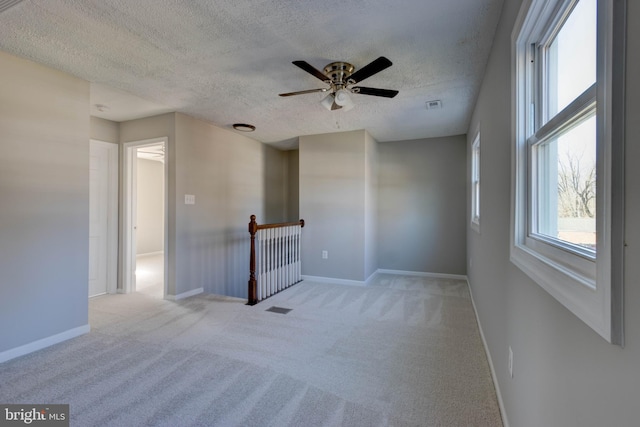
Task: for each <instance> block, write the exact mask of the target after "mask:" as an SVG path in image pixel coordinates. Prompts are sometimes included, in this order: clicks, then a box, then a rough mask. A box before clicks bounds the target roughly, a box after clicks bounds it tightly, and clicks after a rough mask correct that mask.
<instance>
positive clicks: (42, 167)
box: [0, 52, 89, 354]
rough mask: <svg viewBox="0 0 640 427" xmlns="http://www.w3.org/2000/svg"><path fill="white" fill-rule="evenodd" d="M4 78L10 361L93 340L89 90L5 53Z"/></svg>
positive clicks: (1, 142) (3, 302)
mask: <svg viewBox="0 0 640 427" xmlns="http://www.w3.org/2000/svg"><path fill="white" fill-rule="evenodd" d="M0 70H2V78H1V79H0V200H1V203H2V208H1V213H0V272H2V273H1V274H0V325H2V327H1V328H0V354H1V353H3V352H7V351H9V350H13V349H16V348H19V347H22V346H27V345H29V344H31V343H33V342H35V341H38V340H46V339H50V338H51V337H53V336H61V335H64V334H66V333H69V331H73V330H78V329H83V328H87V330H88V273H89V267H88V265H89V256H88V251H89V83H88V82H86V81H84V80H81V79H78V78H76V77H73V76H71V75H68V74H65V73H62V72H60V71H56V70H53V69H51V68H47V67H45V66H42V65H39V64H36V63H34V62H31V61H27V60H25V59H21V58H18V57H15V56H12V55H9V54H7V53H4V52H0ZM85 332H86V331H85Z"/></svg>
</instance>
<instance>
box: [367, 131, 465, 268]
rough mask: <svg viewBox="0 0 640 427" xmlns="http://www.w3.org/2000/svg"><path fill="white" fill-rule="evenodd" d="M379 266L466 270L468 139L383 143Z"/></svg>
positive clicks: (379, 192) (380, 146) (380, 155)
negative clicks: (466, 169) (466, 168)
mask: <svg viewBox="0 0 640 427" xmlns="http://www.w3.org/2000/svg"><path fill="white" fill-rule="evenodd" d="M378 157H379V162H378V163H379V173H378V211H379V213H378V215H379V218H378V241H379V242H380V243H379V248H378V266H379V268H381V269H389V270H400V271H415V272H427V273H442V274H458V275H464V274H466V272H467V270H466V259H465V254H466V220H465V218H466V203H467V202H466V186H467V183H466V172H465V167H466V139H465V136H464V135H459V136H451V137H444V138H429V139H417V140H410V141H393V142H383V143H379V144H378Z"/></svg>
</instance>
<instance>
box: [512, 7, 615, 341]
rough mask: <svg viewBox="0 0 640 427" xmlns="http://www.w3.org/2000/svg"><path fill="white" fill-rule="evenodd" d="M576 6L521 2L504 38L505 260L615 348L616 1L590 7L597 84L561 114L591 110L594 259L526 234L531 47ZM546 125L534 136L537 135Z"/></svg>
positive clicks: (570, 247) (532, 102)
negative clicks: (508, 44)
mask: <svg viewBox="0 0 640 427" xmlns="http://www.w3.org/2000/svg"><path fill="white" fill-rule="evenodd" d="M576 1H577V0H524V2H523V4H522V7H521V9H520V13H519V15H518V18H517V20H516V24H515V26H514V30H513V33H512V49H513V51H512V53H513V57H512V58H513V62H512V94H513V98H512V102H513V108H512V114H513V115H512V124H513V126H512V132H513V141H514V150H513V153H512V183H513V185H512V202H511V221H512V224H511V247H510V259H511V261H512V262H513V263H514V264H515V265H516V266H518V267H519V268H520V269H521V270H522V271H523V272H525V273H526V274H527V275H528V276H529V277H530V278H531V279H533V280H534V281H535V282H536V283H538V284H539V285H540V286H541V287H542V288H544V289H545V290H546V291H547V292H549V293H550V294H551V295H552V296H553V297H554V298H556V299H557V300H558V301H559V302H560V303H562V304H563V305H564V306H565V307H566V308H568V309H569V310H570V311H571V312H572V313H574V314H575V315H576V316H577V317H578V318H580V319H581V320H582V321H584V322H585V323H586V324H587V325H589V326H590V327H591V328H592V329H593V330H595V331H596V332H597V333H598V334H600V335H601V336H602V337H603V338H605V339H606V340H607V341H608V342H610V343H613V344H619V345H623V337H624V332H623V323H622V319H623V313H622V309H623V304H622V302H623V286H622V285H623V273H622V272H623V270H622V262H623V256H622V255H623V240H624V239H623V237H624V226H623V224H624V206H623V204H624V202H623V200H624V188H623V184H624V171H623V165H624V159H623V153H624V147H623V143H624V39H625V34H626V28H625V23H626V19H625V12H626V4H625V2H624V1H614V0H597V4H598V5H597V8H598V10H597V12H598V13H597V15H598V18H597V19H598V23H597V32H598V35H597V49H598V53H597V73H596V74H597V83H596V84H595V85H594V86H592V87H591V88H590V89H589V90H587V91H586V92H585V93H584V94H583V95H582V96H580V97H578V98H577V99H576V101H574V103H572V104H574V105H570V106H569V107H567V110H568V111H570V112H572V113H575V112H576V111H587V110H588V109H589V106H590V105H591V106H592V105H593V103H594V102H595V104H596V121H597V124H596V127H597V132H596V133H597V136H596V139H597V143H596V144H597V149H596V150H597V156H596V157H597V160H596V171H597V182H596V187H597V200H596V231H597V242H596V249H597V250H596V253H597V255H595V256H594V254H593V253H590V252H589V251H581V250H580V249H579V248H577V247H575V245H571V244H567V245H564V244H563V242H561V241H559V240H557V239H549V241H545V239H541V238H540V236H539V235H535V236H533V235H532V234H531V233H530V231H531V228H530V227H531V223H532V218H533V215H534V209H533V207H532V198H531V194H532V187H533V186H534V185H535V183H534V181H533V168H532V165H531V162H532V155H531V154H530V151H529V150H530V147H531V144H532V138H535V136H536V135H533V132H534V130H536V127H535V126H534V122H533V120H535V114H539V112H538V113H537V112H536V105H535V102H536V100H537V97H536V91H535V89H534V81H535V80H534V78H535V76H536V73H539V72H540V69H538V70H536V69H535V67H536V65H537V64H534V65H532V60H533V59H534V55H535V51H534V49H533V48H532V46H533V45H534V44H535V43H538V42H541V41H543V40H544V37H545V34H544V33H545V31H546V30H548V29H549V28H550V26H551V24H550V23H551V22H554V21H553V20H554V19H555V20H556V21H555V22H556V23H557V22H558V20H559V19H560V17H561V16H563V13H565V12H566V11H567V10H570V8H571V6H572V5H573V4H574V3H575V2H576ZM547 34H548V33H547ZM563 111H564V110H563ZM547 125H549V126H553V124H552V123H551V124H549V123H548V124H547ZM547 125H544V126H542V128H540V129H538V134H540V135H544V133H545V127H546V126H547ZM547 129H548V128H547ZM544 136H548V135H544ZM534 142H535V141H534Z"/></svg>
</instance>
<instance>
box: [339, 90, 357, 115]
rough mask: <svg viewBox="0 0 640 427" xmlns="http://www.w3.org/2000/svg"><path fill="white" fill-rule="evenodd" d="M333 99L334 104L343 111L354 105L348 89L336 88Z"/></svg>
mask: <svg viewBox="0 0 640 427" xmlns="http://www.w3.org/2000/svg"><path fill="white" fill-rule="evenodd" d="M335 99H336V104H338V105H339V106H341V107H342V108H344V110H345V111H349V110H350V109H352V108H353V107H354V105H355V104H354V103H353V100H352V99H351V96H350V95H349V91H348V90H346V89H338V91H336V94H335Z"/></svg>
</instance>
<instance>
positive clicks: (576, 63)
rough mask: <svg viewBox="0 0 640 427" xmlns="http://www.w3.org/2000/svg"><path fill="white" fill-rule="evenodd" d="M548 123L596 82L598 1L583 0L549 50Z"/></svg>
mask: <svg viewBox="0 0 640 427" xmlns="http://www.w3.org/2000/svg"><path fill="white" fill-rule="evenodd" d="M547 64H548V76H547V98H548V99H547V109H548V115H547V120H548V119H551V118H552V117H553V116H555V115H556V114H557V113H558V112H559V111H561V110H562V109H563V108H565V107H566V106H567V105H569V104H570V103H571V101H573V100H574V99H576V98H577V97H578V96H579V95H580V94H581V93H582V92H584V91H585V90H586V89H587V88H589V86H591V85H592V84H593V83H595V81H596V0H580V1H579V2H578V4H577V5H576V6H575V8H574V9H573V11H572V12H571V14H570V15H569V17H568V19H567V20H566V22H565V23H564V25H563V26H562V28H561V29H560V31H559V32H558V34H557V35H556V36H555V38H554V39H553V40H552V42H551V44H550V45H549V47H548V48H547Z"/></svg>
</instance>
